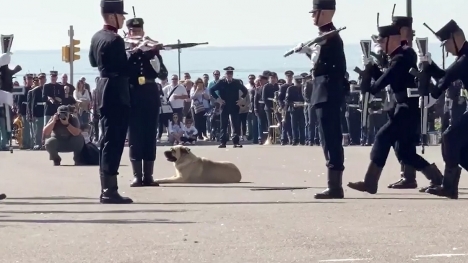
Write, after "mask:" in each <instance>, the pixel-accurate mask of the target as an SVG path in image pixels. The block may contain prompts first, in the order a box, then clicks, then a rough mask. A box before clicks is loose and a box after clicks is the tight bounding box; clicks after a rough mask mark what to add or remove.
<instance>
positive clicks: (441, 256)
mask: <svg viewBox="0 0 468 263" xmlns="http://www.w3.org/2000/svg"><path fill="white" fill-rule="evenodd" d="M466 256H468V254H432V255H418V256H416V257H417V258H449V257H466Z"/></svg>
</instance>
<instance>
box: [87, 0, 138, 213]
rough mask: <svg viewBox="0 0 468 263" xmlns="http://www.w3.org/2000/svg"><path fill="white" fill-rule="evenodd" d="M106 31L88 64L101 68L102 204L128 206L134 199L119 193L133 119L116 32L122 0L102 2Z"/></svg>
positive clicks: (101, 33) (98, 99) (101, 32)
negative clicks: (128, 134) (120, 174)
mask: <svg viewBox="0 0 468 263" xmlns="http://www.w3.org/2000/svg"><path fill="white" fill-rule="evenodd" d="M101 14H102V17H103V19H104V23H105V25H104V28H103V29H101V30H99V31H98V32H96V33H95V34H94V36H93V37H92V39H91V47H90V50H89V62H90V63H91V66H92V67H94V68H96V67H97V68H98V70H99V74H100V78H99V80H98V81H97V83H96V96H95V97H94V99H95V100H96V104H97V108H96V110H97V111H98V114H99V122H100V125H101V130H102V135H101V140H100V148H99V157H100V162H99V166H100V167H99V173H100V176H101V196H100V202H101V203H108V204H127V203H132V202H133V200H132V199H130V198H128V197H122V196H121V195H120V194H119V192H118V186H117V175H118V174H119V172H118V170H119V166H120V160H121V158H122V153H123V150H124V146H125V138H126V136H127V129H128V122H129V118H130V90H129V79H128V73H129V63H128V60H127V53H126V51H125V42H124V40H123V39H122V37H121V36H120V35H119V34H117V31H118V30H119V29H120V28H122V26H123V23H124V20H125V17H124V15H126V14H127V13H125V12H124V3H123V1H116V0H102V1H101Z"/></svg>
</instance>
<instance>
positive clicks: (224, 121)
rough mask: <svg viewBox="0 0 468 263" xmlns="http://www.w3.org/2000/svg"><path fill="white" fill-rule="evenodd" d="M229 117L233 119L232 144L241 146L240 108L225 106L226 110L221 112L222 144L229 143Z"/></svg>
mask: <svg viewBox="0 0 468 263" xmlns="http://www.w3.org/2000/svg"><path fill="white" fill-rule="evenodd" d="M229 117H231V122H232V126H233V127H232V130H233V131H234V136H233V138H232V143H234V144H239V134H240V122H239V106H231V107H227V105H226V106H224V109H223V110H222V111H221V131H220V132H221V143H222V144H226V143H227V142H228V141H229V132H228V124H229Z"/></svg>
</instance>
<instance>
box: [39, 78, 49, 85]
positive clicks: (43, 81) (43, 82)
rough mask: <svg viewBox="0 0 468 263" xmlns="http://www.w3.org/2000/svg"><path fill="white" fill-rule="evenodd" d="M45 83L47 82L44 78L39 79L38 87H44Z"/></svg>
mask: <svg viewBox="0 0 468 263" xmlns="http://www.w3.org/2000/svg"><path fill="white" fill-rule="evenodd" d="M46 82H47V79H46V77H40V78H39V83H40V85H44V84H45V83H46Z"/></svg>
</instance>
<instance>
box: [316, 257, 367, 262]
mask: <svg viewBox="0 0 468 263" xmlns="http://www.w3.org/2000/svg"><path fill="white" fill-rule="evenodd" d="M369 260H372V258H343V259H326V260H319V262H356V261H369Z"/></svg>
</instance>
